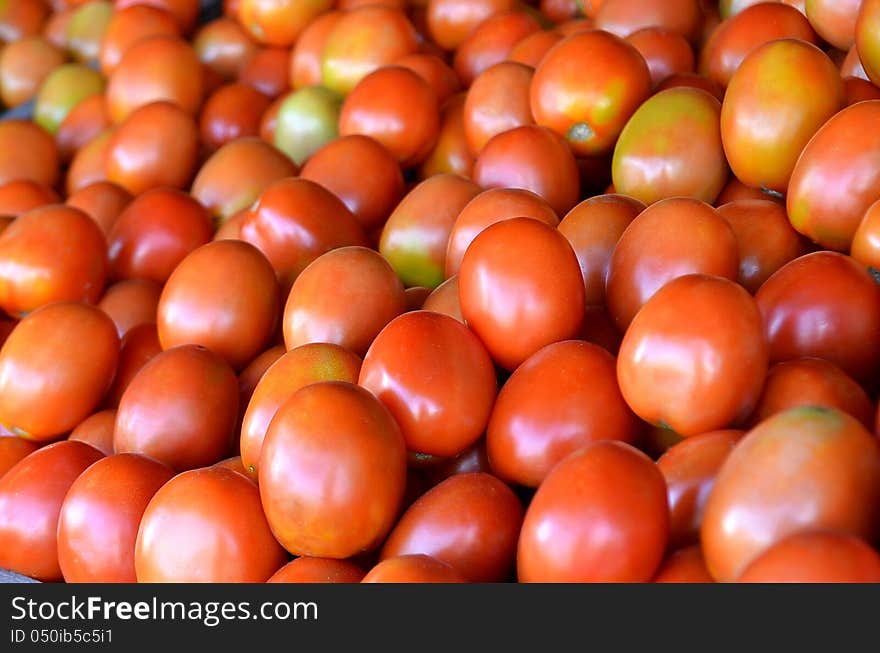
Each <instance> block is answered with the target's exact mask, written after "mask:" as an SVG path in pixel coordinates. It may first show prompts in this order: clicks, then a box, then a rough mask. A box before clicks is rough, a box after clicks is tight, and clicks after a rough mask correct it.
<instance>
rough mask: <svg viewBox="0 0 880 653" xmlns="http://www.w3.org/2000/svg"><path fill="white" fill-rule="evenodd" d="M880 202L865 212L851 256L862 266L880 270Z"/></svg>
mask: <svg viewBox="0 0 880 653" xmlns="http://www.w3.org/2000/svg"><path fill="white" fill-rule="evenodd" d="M878 216H880V200H878V201H876V202H874V203H873V204H872V205H871V206H869V207H868V210H867V211H865V215H864V217H863V218H862V221H861V222H860V223H859V227H858V229H856V233H855V235H854V236H853V241H852V248H851V250H850V255H851V256H852V257H853V258H854V259H855V260H856V261H858V262H859V263H861V264H862V265H865V266H867V267H869V268H873V269H875V270H876V269H880V237H878V236H880V234H878V233H876V232H877V229H878V226H880V221H878Z"/></svg>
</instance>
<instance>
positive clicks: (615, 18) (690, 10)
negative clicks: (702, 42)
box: [595, 0, 703, 42]
mask: <svg viewBox="0 0 880 653" xmlns="http://www.w3.org/2000/svg"><path fill="white" fill-rule="evenodd" d="M595 18H596V28H597V29H600V30H605V31H608V32H611V33H612V34H616V35H617V36H620V37H621V38H625V37H627V36H629V35H630V34H632V33H633V32H636V31H637V30H640V29H643V28H645V27H663V28H664V29H667V30H669V31H671V32H675V33H676V34H681V35H682V36H684V37H686V38H687V39H688V40H689V41H691V42H696V41H697V39H698V38H699V36H700V31H701V28H702V23H703V12H702V10H701V8H700V2H699V0H603V2H602V6H601V7H599V8H598V9H596V10H595Z"/></svg>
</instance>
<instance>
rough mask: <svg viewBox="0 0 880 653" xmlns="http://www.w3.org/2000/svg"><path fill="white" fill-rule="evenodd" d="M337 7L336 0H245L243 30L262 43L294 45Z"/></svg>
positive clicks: (241, 7)
mask: <svg viewBox="0 0 880 653" xmlns="http://www.w3.org/2000/svg"><path fill="white" fill-rule="evenodd" d="M333 4H334V3H333V1H332V0H308V1H307V2H302V1H301V0H281V1H280V2H279V1H274V2H266V1H265V0H241V1H240V3H239V5H238V12H237V15H238V20H239V21H240V22H241V25H242V27H244V28H245V29H246V30H248V33H249V34H250V35H251V36H253V37H254V38H255V39H256V40H258V41H259V42H260V43H268V44H269V45H292V44H293V43H295V42H296V40H297V38H298V37H299V35H300V34H302V32H303V30H304V29H305V28H306V27H307V26H308V25H309V23H311V22H312V21H313V20H315V18H317V17H318V16H319V15H320V14H321V13H323V12H325V11H327V10H328V9H331V8H332V7H333Z"/></svg>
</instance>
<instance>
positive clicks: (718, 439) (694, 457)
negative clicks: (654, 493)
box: [657, 430, 745, 550]
mask: <svg viewBox="0 0 880 653" xmlns="http://www.w3.org/2000/svg"><path fill="white" fill-rule="evenodd" d="M744 434H745V431H735V430H727V431H710V432H708V433H701V434H699V435H694V436H691V437H689V438H685V439H684V440H682V441H681V442H678V443H676V444H673V445H672V446H671V447H669V448H668V449H667V450H666V451H665V452H664V453H663V455H661V456H660V458H659V459H658V460H657V467H658V468H659V469H660V471H661V472H662V473H663V478H665V479H666V487H667V499H668V501H669V547H670V549H672V550H675V549H679V548H681V547H686V546H689V545H692V544H696V543H697V542H699V539H700V525H701V524H702V523H703V512H704V510H705V508H706V501H707V500H708V498H709V494H710V493H711V492H712V486H713V485H714V484H715V477H716V476H717V475H718V470H719V469H721V465H722V464H724V461H725V460H727V457H728V456H729V455H730V452H731V451H733V449H734V447H735V446H736V443H737V442H739V440H740V439H741V438H742V436H743V435H744Z"/></svg>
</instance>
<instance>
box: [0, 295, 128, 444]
mask: <svg viewBox="0 0 880 653" xmlns="http://www.w3.org/2000/svg"><path fill="white" fill-rule="evenodd" d="M72 343H76V345H75V346H71V344H72ZM118 357H119V337H118V336H117V335H116V326H115V325H114V324H113V321H112V320H111V319H110V318H109V317H107V315H105V314H104V312H103V311H101V310H100V309H98V308H95V307H93V306H90V305H88V304H80V303H73V302H56V303H53V304H48V305H46V306H44V307H43V308H40V309H37V310H36V311H34V312H33V313H30V314H29V315H28V316H27V317H26V318H24V319H23V320H22V321H21V322H19V323H18V324H17V325H16V327H15V329H14V330H13V331H12V333H11V334H9V337H8V338H7V339H6V342H5V343H4V344H3V348H2V349H0V422H2V423H3V424H5V425H6V426H7V428H9V429H10V430H12V431H13V432H14V433H16V434H20V435H23V436H25V437H27V438H28V439H32V440H36V441H49V440H53V439H55V438H56V437H57V436H59V435H61V434H63V433H65V432H67V431H69V430H70V429H72V428H73V427H75V426H76V425H77V424H79V423H80V422H81V421H82V420H83V419H85V418H86V417H87V416H88V415H90V414H91V413H92V412H93V411H94V409H95V408H96V406H97V405H98V403H99V402H100V401H101V398H102V397H103V396H104V393H105V392H106V391H107V388H108V387H109V386H110V382H111V381H112V379H113V373H114V371H115V370H116V362H117V360H118Z"/></svg>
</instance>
